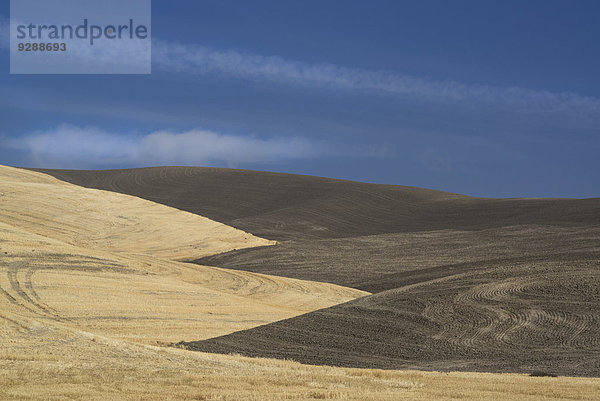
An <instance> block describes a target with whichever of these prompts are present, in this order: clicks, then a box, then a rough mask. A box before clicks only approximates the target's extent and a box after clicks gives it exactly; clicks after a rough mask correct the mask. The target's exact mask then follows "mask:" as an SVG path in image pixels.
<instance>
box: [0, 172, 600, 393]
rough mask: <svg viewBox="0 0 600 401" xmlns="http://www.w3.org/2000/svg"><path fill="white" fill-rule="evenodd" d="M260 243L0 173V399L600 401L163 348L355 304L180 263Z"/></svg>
mask: <svg viewBox="0 0 600 401" xmlns="http://www.w3.org/2000/svg"><path fill="white" fill-rule="evenodd" d="M271 244H273V242H272V241H268V240H264V239H261V238H258V237H256V236H253V235H251V234H249V233H246V232H244V231H241V230H237V229H235V228H232V227H229V226H226V225H224V224H221V223H217V222H215V221H212V220H210V219H207V218H204V217H201V216H197V215H194V214H191V213H187V212H183V211H180V210H177V209H173V208H170V207H167V206H163V205H159V204H156V203H153V202H150V201H146V200H142V199H139V198H136V197H133V196H128V195H121V194H116V193H113V192H106V191H100V190H94V189H86V188H82V187H78V186H75V185H71V184H67V183H65V182H62V181H58V180H56V179H54V178H51V177H50V176H47V175H45V174H41V173H35V172H30V171H25V170H20V169H15V168H10V167H0V399H3V400H28V399H37V400H64V399H82V400H113V399H114V400H288V399H289V400H311V399H340V400H594V399H600V379H594V378H569V377H558V378H550V377H529V376H526V375H516V374H484V373H437V372H420V371H394V370H385V371H384V370H371V369H350V368H336V367H326V366H310V365H302V364H299V363H296V362H291V361H282V360H270V359H260V358H246V357H241V356H236V355H217V354H209V353H199V352H192V351H187V350H184V349H179V348H177V347H173V346H170V344H172V343H176V342H179V341H190V340H199V339H206V338H211V337H215V336H219V335H224V334H227V333H232V332H235V331H239V330H244V329H248V328H251V327H256V326H259V325H263V324H267V323H270V322H274V321H277V320H281V319H285V318H289V317H293V316H297V315H300V314H303V313H307V312H310V311H314V310H317V309H321V308H325V307H328V306H332V305H336V304H340V303H343V302H346V301H349V300H352V299H356V298H358V297H361V296H364V295H368V293H366V292H364V291H359V290H355V289H351V288H346V287H342V286H338V285H333V284H326V283H319V282H313V281H305V280H297V279H291V278H283V277H274V276H268V275H263V274H256V273H249V272H244V271H232V270H226V269H220V268H216V267H208V266H199V265H192V264H187V263H184V262H182V260H186V259H193V258H200V257H203V256H207V255H213V254H218V253H222V252H226V251H229V250H232V249H240V248H247V247H255V246H268V245H271ZM316 335H318V333H316Z"/></svg>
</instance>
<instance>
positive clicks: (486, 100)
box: [152, 39, 600, 117]
mask: <svg viewBox="0 0 600 401" xmlns="http://www.w3.org/2000/svg"><path fill="white" fill-rule="evenodd" d="M152 51H153V65H154V66H155V68H157V69H160V70H163V71H168V72H181V73H188V74H217V75H221V76H224V77H233V78H241V79H247V80H255V81H263V82H274V83H283V84H294V85H301V86H310V87H320V88H332V89H343V90H352V91H370V92H380V93H385V94H390V95H394V96H401V97H406V98H408V99H415V100H424V101H435V102H443V103H453V104H454V103H464V104H469V105H478V106H481V105H482V104H489V105H493V106H496V107H497V106H504V107H509V108H511V109H519V110H521V111H525V112H552V113H557V112H561V113H569V114H572V115H573V114H575V115H591V116H594V117H599V116H600V99H598V98H594V97H586V96H581V95H578V94H574V93H566V92H563V93H553V92H549V91H540V90H531V89H524V88H519V87H510V88H502V87H492V86H487V85H466V84H462V83H459V82H453V81H434V80H429V79H425V78H420V77H415V76H410V75H403V74H399V73H395V72H389V71H372V70H364V69H357V68H348V67H343V66H337V65H333V64H309V63H303V62H299V61H292V60H286V59H284V58H281V57H278V56H262V55H256V54H248V53H240V52H236V51H219V50H213V49H211V48H208V47H203V46H197V45H188V44H178V43H172V42H166V41H162V40H157V39H154V41H153V50H152Z"/></svg>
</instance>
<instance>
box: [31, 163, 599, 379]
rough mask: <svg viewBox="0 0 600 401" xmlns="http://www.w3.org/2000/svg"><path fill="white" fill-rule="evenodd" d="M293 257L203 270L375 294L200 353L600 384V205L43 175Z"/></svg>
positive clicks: (310, 183)
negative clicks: (220, 227) (585, 379)
mask: <svg viewBox="0 0 600 401" xmlns="http://www.w3.org/2000/svg"><path fill="white" fill-rule="evenodd" d="M38 171H43V172H46V173H49V174H52V175H54V176H55V177H57V178H60V179H63V180H66V181H69V182H72V183H75V184H79V185H83V186H86V187H92V188H98V189H106V190H112V191H117V192H122V193H127V194H131V195H135V196H139V197H142V198H146V199H149V200H152V201H155V202H159V203H163V204H166V205H169V206H173V207H176V208H179V209H182V210H187V211H190V212H193V213H198V214H201V215H203V216H207V217H210V218H212V219H215V220H218V221H221V222H224V223H226V224H230V225H233V226H235V227H238V228H241V229H243V230H246V231H249V232H252V233H253V234H256V235H259V236H263V237H266V238H270V239H277V240H279V241H281V243H280V244H279V245H277V246H273V247H263V248H256V249H248V250H241V251H234V252H229V253H226V254H222V255H216V256H213V257H209V258H204V259H201V260H200V261H197V262H198V263H202V264H210V265H215V266H221V267H229V268H235V269H243V270H249V271H256V272H261V273H267V274H275V275H282V276H288V277H296V278H301V279H311V280H316V281H325V282H331V283H337V284H341V285H346V286H351V287H355V288H360V289H364V290H366V291H370V292H373V293H375V294H374V295H372V296H369V297H365V298H362V299H359V300H356V301H352V302H349V303H347V304H343V305H338V306H335V307H332V308H328V309H325V310H320V311H316V312H312V313H309V314H306V315H303V316H299V317H296V318H293V319H288V320H285V321H281V322H276V323H273V324H269V325H266V326H262V327H257V328H254V329H251V330H246V331H242V332H238V333H234V334H231V335H228V336H224V337H219V338H215V339H211V340H206V341H200V342H190V343H186V344H182V345H183V346H186V347H188V348H190V349H195V350H202V351H208V352H220V353H232V352H235V353H240V354H244V355H250V356H264V357H277V358H289V359H294V360H298V361H301V362H306V363H312V364H329V365H339V366H354V367H379V368H416V369H432V370H475V371H500V372H527V373H531V372H544V373H545V374H560V375H582V376H600V341H599V338H600V312H599V311H600V199H586V200H570V199H479V198H470V197H466V196H461V195H453V194H448V193H444V192H437V191H430V190H422V189H417V188H410V187H400V186H388V185H372V184H361V183H356V182H349V181H339V180H332V179H325V178H316V177H307V176H295V175H286V174H275V173H260V172H251V171H242V170H227V169H210V168H171V167H169V168H148V169H135V170H113V171H65V170H62V171H58V170H38Z"/></svg>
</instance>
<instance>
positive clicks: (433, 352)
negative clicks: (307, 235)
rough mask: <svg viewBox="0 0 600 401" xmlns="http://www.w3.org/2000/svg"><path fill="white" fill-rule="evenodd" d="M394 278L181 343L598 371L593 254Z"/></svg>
mask: <svg viewBox="0 0 600 401" xmlns="http://www.w3.org/2000/svg"><path fill="white" fill-rule="evenodd" d="M393 280H394V281H395V283H396V284H400V286H399V287H398V288H395V289H392V290H388V291H384V292H381V293H378V294H375V295H372V296H369V297H365V298H361V299H358V300H356V301H352V302H349V303H346V304H342V305H338V306H334V307H332V308H328V309H324V310H319V311H316V312H312V313H308V314H306V315H303V316H299V317H296V318H292V319H288V320H284V321H280V322H276V323H272V324H269V325H266V326H261V327H257V328H254V329H250V330H246V331H242V332H238V333H233V334H231V335H228V336H224V337H218V338H214V339H210V340H206V341H199V342H190V343H183V344H180V345H183V346H185V347H187V348H189V349H192V350H197V351H205V352H218V353H239V354H242V355H247V356H260V357H274V358H285V359H293V360H296V361H299V362H303V363H309V364H326V365H336V366H350V367H366V368H383V369H406V368H411V369H427V370H465V371H489V372H524V373H531V372H534V371H544V372H548V373H549V374H558V375H576V376H600V341H599V339H600V313H599V312H598V307H599V306H600V252H598V251H597V252H579V253H575V252H573V253H564V254H552V255H550V257H549V258H548V259H546V260H545V259H543V258H539V259H537V260H535V261H532V260H531V259H530V258H517V257H515V258H513V259H500V260H496V261H488V262H469V263H462V264H459V265H450V266H439V267H437V268H428V269H422V270H416V271H411V272H407V273H405V274H402V275H399V276H398V277H395V278H394V279H393ZM401 282H404V284H406V285H402V283H401Z"/></svg>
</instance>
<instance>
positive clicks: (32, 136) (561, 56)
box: [0, 0, 600, 197]
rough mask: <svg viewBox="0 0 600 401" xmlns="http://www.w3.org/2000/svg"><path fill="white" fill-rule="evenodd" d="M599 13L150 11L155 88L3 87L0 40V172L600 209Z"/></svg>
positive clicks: (308, 0) (259, 4) (442, 5)
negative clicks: (39, 170) (216, 175)
mask: <svg viewBox="0 0 600 401" xmlns="http://www.w3.org/2000/svg"><path fill="white" fill-rule="evenodd" d="M9 12H10V10H9V5H8V2H3V3H2V5H1V6H0V32H2V30H3V29H4V30H6V23H7V22H8V17H9ZM598 15H600V2H597V1H566V0H565V1H550V0H545V1H533V0H530V1H506V0H504V1H481V0H479V1H452V2H449V1H411V2H408V1H406V2H405V1H384V0H379V1H341V0H340V1H335V0H333V1H312V0H304V1H287V0H273V1H252V2H248V1H241V0H240V1H224V0H214V1H198V0H195V1H184V0H178V1H166V0H154V1H153V2H152V37H153V64H152V68H153V73H152V74H151V75H10V74H9V73H8V72H9V54H8V49H7V45H6V42H5V39H6V34H5V33H4V34H3V35H4V36H3V38H2V40H4V42H3V43H4V44H2V43H0V66H1V67H0V68H2V71H1V72H0V164H8V165H16V166H32V167H33V166H35V167H56V168H122V167H141V166H150V165H202V166H209V165H210V166H220V167H236V168H248V169H257V170H269V171H281V172H290V173H300V174H311V175H319V176H329V177H335V178H344V179H353V180H359V181H366V182H376V183H389V184H401V185H412V186H418V187H427V188H434V189H442V190H447V191H452V192H458V193H464V194H469V195H475V196H489V197H533V196H536V197H537V196H549V197H598V196H600V157H599V156H598V155H599V154H600V135H599V134H600V74H599V71H600V40H598V38H600V24H598Z"/></svg>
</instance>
